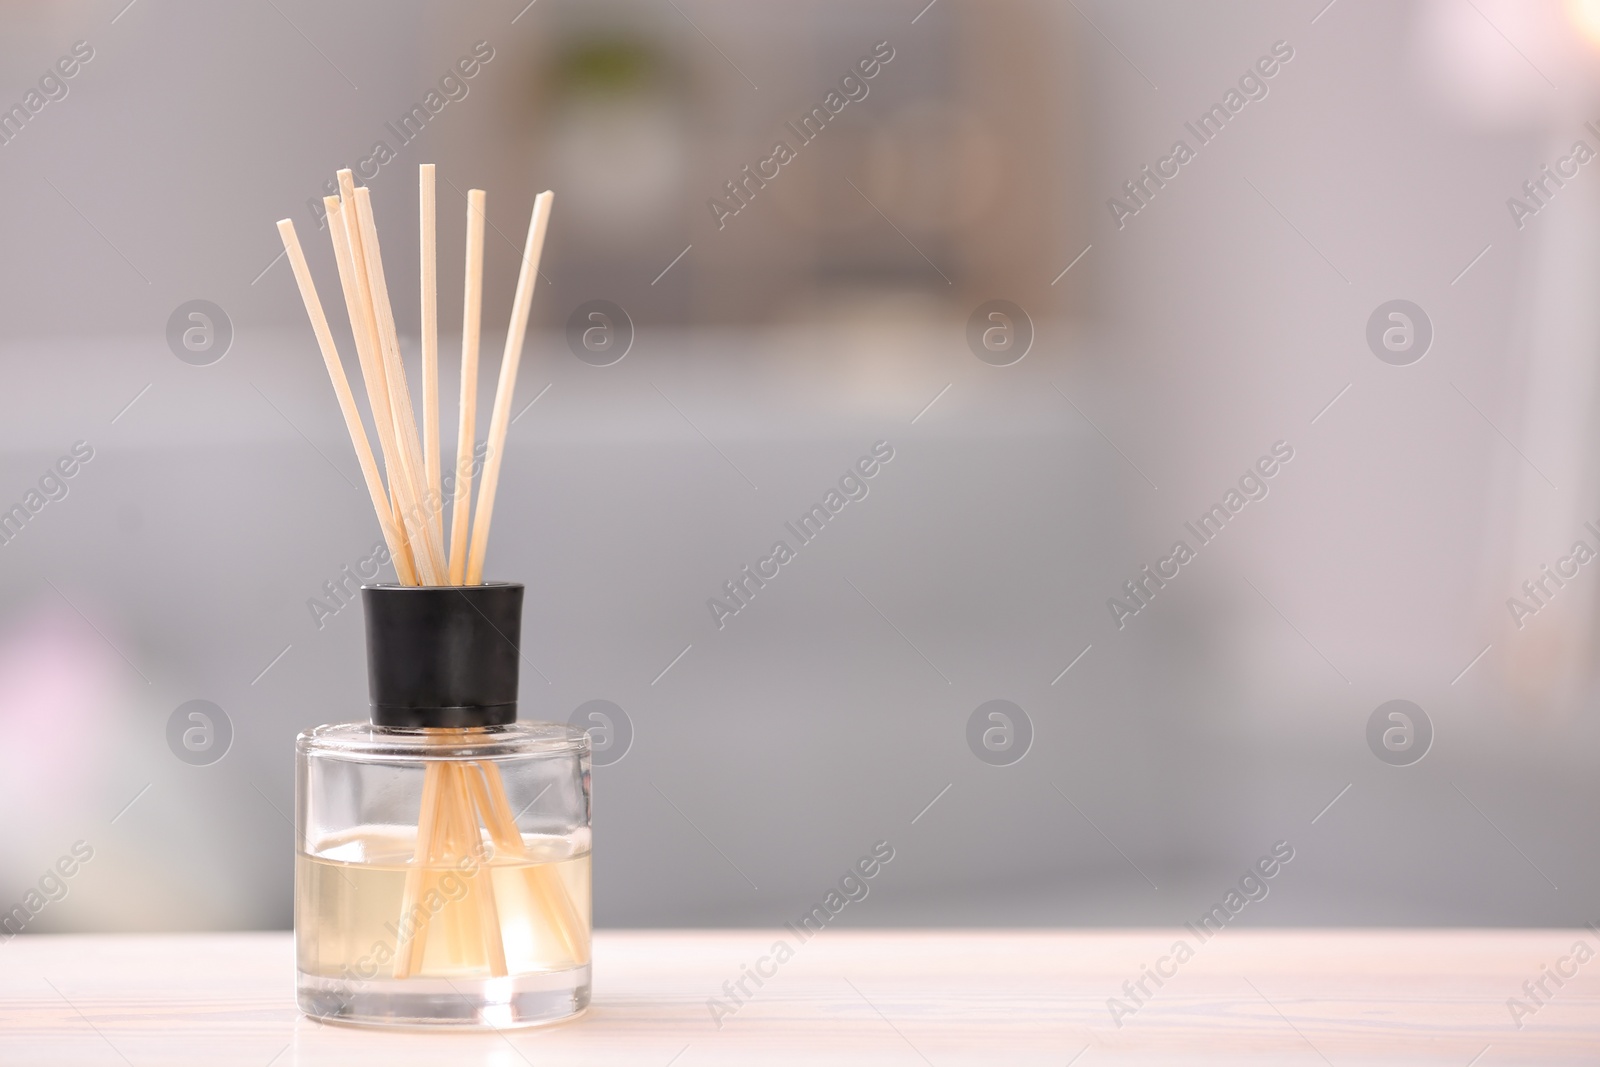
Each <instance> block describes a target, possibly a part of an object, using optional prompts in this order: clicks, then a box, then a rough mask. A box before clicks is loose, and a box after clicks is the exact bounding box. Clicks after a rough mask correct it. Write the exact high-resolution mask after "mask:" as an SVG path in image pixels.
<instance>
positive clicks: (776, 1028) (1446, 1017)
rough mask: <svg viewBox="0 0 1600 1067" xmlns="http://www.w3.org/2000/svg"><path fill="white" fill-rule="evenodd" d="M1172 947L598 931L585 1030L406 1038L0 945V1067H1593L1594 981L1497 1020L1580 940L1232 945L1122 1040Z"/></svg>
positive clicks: (173, 959)
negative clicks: (1117, 1002)
mask: <svg viewBox="0 0 1600 1067" xmlns="http://www.w3.org/2000/svg"><path fill="white" fill-rule="evenodd" d="M779 937H783V938H784V939H785V940H787V941H788V942H789V943H790V945H791V946H793V947H795V949H796V952H795V955H794V957H793V958H792V959H790V960H788V961H787V962H786V963H784V964H782V965H781V966H780V967H779V968H778V970H777V973H776V975H775V976H774V977H771V978H768V979H766V980H765V984H764V986H763V987H762V988H760V989H758V990H756V991H755V995H754V996H753V997H751V998H750V999H749V1000H748V1001H747V1002H746V1003H745V1004H744V1005H743V1006H741V1007H740V1008H739V1009H738V1010H737V1012H735V1013H734V1014H733V1015H731V1016H729V1017H727V1018H724V1019H723V1020H722V1025H721V1026H720V1027H719V1026H717V1025H716V1024H715V1023H714V1022H713V1021H712V1016H711V1012H710V1010H709V1009H708V1007H707V1001H708V999H709V998H711V997H712V996H723V993H722V984H723V982H724V981H727V980H734V979H737V978H739V976H740V973H741V967H742V966H743V965H747V964H752V963H754V962H755V961H756V960H757V959H758V958H759V957H761V956H763V955H765V954H766V953H767V952H768V951H769V949H770V947H771V945H772V943H773V942H774V940H776V939H777V938H779ZM1178 937H1185V938H1186V939H1188V940H1189V941H1190V943H1191V944H1195V940H1194V938H1193V935H1192V934H1189V933H1188V932H1187V931H1161V930H1143V931H1096V932H1071V931H1054V930H1051V931H871V932H867V931H861V932H857V931H849V930H824V931H823V932H822V933H820V934H818V935H816V936H815V937H814V938H813V939H812V940H810V941H808V942H805V943H803V944H801V943H799V942H798V940H797V939H796V938H795V936H794V935H793V934H792V933H790V932H788V931H714V932H704V931H700V932H697V931H663V932H655V931H600V932H599V933H597V934H596V935H595V944H594V966H595V996H594V1004H593V1006H592V1007H591V1008H590V1009H589V1011H588V1012H587V1013H586V1014H585V1015H584V1016H582V1017H581V1018H579V1019H577V1020H574V1021H571V1022H568V1023H564V1024H561V1025H557V1026H553V1027H547V1028H544V1029H541V1030H524V1031H509V1032H506V1033H502V1034H496V1033H479V1034H430V1033H423V1034H418V1033H393V1032H378V1031H370V1030H356V1029H348V1028H343V1027H333V1026H323V1025H319V1024H317V1023H314V1022H312V1021H311V1020H309V1019H306V1018H304V1017H302V1016H300V1015H299V1013H298V1012H297V1011H296V1010H295V1007H294V1001H293V970H292V968H293V958H292V952H293V947H292V944H291V940H290V936H289V935H288V934H281V933H272V934H227V935H177V936H131V935H120V936H59V937H51V936H23V937H18V938H15V939H13V940H11V941H9V942H8V943H5V944H4V945H0V1063H4V1064H7V1065H11V1064H25V1065H33V1064H107V1065H120V1064H130V1065H134V1067H143V1065H145V1064H162V1065H190V1064H193V1065H207V1067H214V1065H218V1064H243V1065H250V1067H269V1065H271V1067H283V1065H286V1064H316V1065H322V1064H329V1065H333V1064H339V1065H343V1064H356V1063H372V1064H383V1065H385V1067H408V1065H412V1064H441V1063H449V1064H452V1065H456V1064H480V1063H481V1064H493V1065H496V1067H507V1065H512V1067H514V1065H520V1064H524V1063H528V1064H538V1065H540V1067H545V1065H566V1064H572V1065H577V1064H583V1065H586V1067H598V1065H609V1064H628V1065H631V1067H639V1065H643V1067H668V1065H669V1064H670V1065H671V1067H706V1065H713V1064H716V1065H723V1064H740V1065H749V1064H801V1063H807V1064H815V1063H826V1064H828V1065H830V1067H844V1065H850V1064H878V1063H882V1064H905V1065H907V1067H915V1065H918V1064H928V1065H933V1067H954V1065H958V1064H986V1065H988V1064H1000V1065H1009V1064H1019V1065H1031V1064H1039V1065H1044V1064H1054V1065H1057V1067H1061V1065H1066V1064H1069V1063H1070V1064H1072V1065H1073V1067H1100V1065H1102V1064H1140V1065H1143V1064H1177V1063H1183V1064H1219V1065H1220V1064H1230V1065H1238V1064H1272V1065H1278V1064H1284V1065H1295V1064H1305V1065H1307V1067H1313V1065H1329V1064H1331V1065H1338V1067H1343V1065H1345V1064H1351V1065H1354V1064H1362V1065H1390V1064H1428V1065H1439V1067H1468V1065H1469V1064H1471V1065H1472V1067H1508V1065H1513V1064H1515V1065H1528V1064H1594V1063H1596V1062H1600V959H1595V960H1591V961H1589V962H1588V963H1586V964H1584V965H1583V966H1581V967H1580V968H1579V971H1578V974H1577V976H1576V977H1574V978H1570V979H1567V980H1566V983H1565V985H1564V986H1562V987H1561V988H1560V989H1555V990H1554V995H1553V996H1552V997H1551V998H1550V999H1549V1000H1548V1001H1547V1002H1546V1003H1545V1004H1544V1005H1543V1006H1542V1007H1539V1009H1538V1010H1537V1012H1536V1013H1535V1014H1533V1015H1531V1016H1528V1017H1526V1018H1524V1019H1522V1020H1521V1022H1522V1026H1521V1028H1520V1029H1519V1028H1518V1027H1517V1026H1516V1025H1515V1023H1514V1022H1513V1020H1512V1018H1511V1015H1510V1013H1509V1011H1508V1010H1507V1007H1506V1000H1507V998H1508V997H1512V996H1521V995H1523V994H1522V983H1523V982H1524V981H1527V980H1530V979H1534V980H1537V979H1538V978H1539V976H1540V968H1541V965H1547V964H1553V963H1554V961H1555V960H1557V959H1558V958H1560V957H1562V956H1565V955H1567V954H1568V953H1569V952H1570V951H1571V949H1572V946H1573V944H1574V943H1575V942H1576V941H1578V940H1580V939H1581V940H1584V941H1586V942H1587V943H1588V944H1589V945H1590V946H1591V948H1594V947H1600V936H1596V935H1595V934H1593V933H1592V932H1590V931H1567V930H1538V931H1261V932H1256V931H1247V930H1228V931H1224V932H1223V933H1222V934H1220V935H1219V936H1217V937H1216V938H1215V939H1213V940H1212V941H1209V942H1207V943H1205V944H1203V945H1197V946H1196V952H1195V956H1194V958H1193V959H1191V960H1189V961H1188V962H1186V963H1184V964H1183V965H1182V966H1181V967H1180V968H1179V970H1178V974H1177V975H1176V977H1173V978H1168V979H1166V980H1165V984H1164V986H1163V987H1162V988H1160V989H1159V990H1156V991H1155V995H1154V996H1153V997H1152V998H1151V999H1150V1000H1149V1001H1148V1002H1147V1003H1146V1004H1145V1005H1144V1006H1143V1007H1142V1008H1140V1010H1139V1011H1138V1012H1137V1014H1135V1015H1134V1016H1132V1017H1130V1018H1126V1019H1124V1020H1123V1025H1122V1026H1121V1027H1120V1028H1119V1027H1117V1026H1116V1025H1115V1024H1114V1023H1113V1021H1112V1019H1111V1015H1110V1013H1109V1012H1108V1010H1107V1005H1106V1001H1107V998H1108V997H1110V996H1112V995H1115V994H1118V993H1119V991H1120V988H1121V986H1122V983H1123V982H1124V981H1126V980H1129V979H1137V978H1138V977H1139V974H1140V968H1141V966H1142V965H1144V964H1148V963H1152V962H1154V961H1155V960H1156V959H1157V958H1158V957H1160V956H1162V955H1164V954H1165V953H1166V952H1167V951H1168V949H1169V947H1170V946H1171V945H1172V943H1173V941H1174V940H1175V939H1176V938H1178ZM769 969H770V968H769ZM747 984H748V983H747ZM750 988H754V987H753V986H751V987H750ZM1152 988H1153V987H1152ZM1552 988H1554V987H1552ZM1475 1057H1476V1059H1475Z"/></svg>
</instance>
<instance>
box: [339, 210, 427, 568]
mask: <svg viewBox="0 0 1600 1067" xmlns="http://www.w3.org/2000/svg"><path fill="white" fill-rule="evenodd" d="M355 198H356V205H355V206H356V219H357V221H358V223H359V224H360V231H361V247H362V251H363V254H364V256H365V258H366V264H365V265H366V271H367V290H368V293H369V295H370V298H371V300H372V310H373V315H374V317H375V318H376V320H377V324H378V346H379V347H378V350H379V352H380V353H382V356H383V373H384V376H385V378H386V379H387V381H388V385H389V403H390V409H391V411H392V412H393V415H394V423H395V434H396V438H397V440H398V442H399V445H400V466H401V468H402V472H403V476H404V477H406V478H408V479H410V483H411V492H412V499H413V500H414V501H416V503H417V510H415V511H414V512H408V513H407V515H406V516H405V518H406V521H407V523H408V524H414V525H415V527H416V530H415V532H414V533H413V535H412V541H413V542H414V543H413V545H412V547H413V549H415V548H416V544H415V542H417V541H420V542H421V545H422V547H421V551H418V552H417V553H416V556H417V572H418V573H419V574H420V575H421V576H422V581H423V584H424V585H442V584H443V583H444V555H443V547H442V546H441V545H440V544H439V541H438V539H437V538H435V537H434V536H433V531H434V523H433V521H432V516H433V514H434V513H436V512H437V510H438V509H439V508H442V507H443V506H444V502H443V501H442V500H440V499H439V498H438V497H437V496H433V497H430V496H429V495H428V490H427V483H426V480H425V479H426V475H425V472H424V471H423V467H422V442H421V440H420V439H419V438H418V436H417V416H416V412H415V411H414V409H413V408H412V406H411V390H410V388H409V387H408V386H407V385H406V368H405V363H404V362H402V360H401V358H400V335H399V334H398V333H397V332H396V330H395V325H394V307H393V306H392V305H391V304H390V303H389V286H388V283H387V282H385V281H384V275H383V253H382V250H381V249H380V247H379V244H378V226H377V221H376V219H374V218H373V214H372V192H371V190H369V189H367V188H366V187H365V186H359V187H357V188H356V189H355Z"/></svg>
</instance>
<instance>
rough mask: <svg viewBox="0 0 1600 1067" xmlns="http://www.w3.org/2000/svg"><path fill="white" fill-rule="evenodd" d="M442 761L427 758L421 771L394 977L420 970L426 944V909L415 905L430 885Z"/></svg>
mask: <svg viewBox="0 0 1600 1067" xmlns="http://www.w3.org/2000/svg"><path fill="white" fill-rule="evenodd" d="M445 767H446V763H445V761H443V760H430V761H429V762H428V764H427V766H426V767H424V768H423V772H422V808H421V810H420V814H419V815H418V818H417V843H416V846H415V848H414V849H413V850H412V854H411V865H410V866H409V867H408V868H406V884H405V889H404V890H403V891H402V893H401V895H400V923H399V927H400V936H399V937H398V938H397V939H396V941H395V948H394V976H395V977H396V978H405V977H408V976H410V975H412V974H414V973H416V972H417V971H420V970H421V969H422V955H423V952H424V950H425V949H426V948H427V945H428V909H427V908H423V907H418V904H419V902H420V901H421V900H422V897H423V894H424V893H425V892H426V891H427V890H428V889H430V888H432V887H431V885H430V884H429V883H430V882H431V880H432V872H431V871H430V870H429V869H428V868H429V865H430V864H432V863H433V862H434V853H435V849H436V848H437V844H438V842H437V840H436V839H437V838H438V836H439V821H440V815H441V813H440V808H441V804H440V802H439V800H440V794H441V793H442V792H443V790H444V787H445Z"/></svg>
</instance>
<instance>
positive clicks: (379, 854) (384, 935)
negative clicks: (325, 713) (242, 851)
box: [295, 585, 590, 1027]
mask: <svg viewBox="0 0 1600 1067" xmlns="http://www.w3.org/2000/svg"><path fill="white" fill-rule="evenodd" d="M441 594H448V595H441ZM521 596H522V587H521V586H508V585H496V586H463V587H404V586H382V587H374V588H369V589H366V590H363V600H364V602H365V607H366V613H367V634H368V664H369V675H370V678H371V683H372V691H373V708H372V719H373V721H372V722H368V723H350V724H345V725H337V726H321V727H318V728H316V729H314V730H311V731H308V732H307V733H304V734H301V735H300V737H299V738H298V739H297V741H296V744H295V750H296V767H297V784H296V817H297V829H298V842H297V844H298V851H297V855H296V859H295V950H296V972H297V992H298V997H299V1003H300V1008H301V1010H302V1011H304V1012H306V1013H307V1014H309V1015H313V1016H316V1017H318V1018H321V1019H326V1020H330V1021H336V1022H348V1023H363V1024H370V1025H394V1026H444V1027H449V1026H457V1027H462V1026H465V1027H472V1026H492V1027H507V1026H529V1025H535V1024H538V1023H545V1022H553V1021H556V1020H559V1019H564V1018H568V1017H570V1016H572V1015H575V1014H577V1013H578V1012H580V1011H582V1010H583V1009H584V1008H585V1007H586V1006H587V1005H588V1002H589V982H590V971H589V938H590V888H589V879H590V862H589V856H590V833H589V783H590V776H589V771H590V755H589V737H588V735H587V734H586V733H584V732H583V731H582V730H579V729H576V728H574V727H571V726H566V725H559V724H555V723H539V722H526V723H524V722H517V721H516V703H515V693H516V661H517V658H518V653H517V649H516V638H517V636H518V631H519V629H520V617H521ZM508 651H509V653H510V655H509V656H507V652H508ZM508 692H509V694H510V700H509V702H508V701H507V700H506V699H505V698H506V696H507V693H508ZM508 703H509V706H508Z"/></svg>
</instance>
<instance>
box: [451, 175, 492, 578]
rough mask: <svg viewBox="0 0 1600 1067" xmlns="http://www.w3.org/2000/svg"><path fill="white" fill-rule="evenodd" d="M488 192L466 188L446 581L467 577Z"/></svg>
mask: <svg viewBox="0 0 1600 1067" xmlns="http://www.w3.org/2000/svg"><path fill="white" fill-rule="evenodd" d="M488 195H489V194H488V193H486V192H484V191H483V190H482V189H468V190H467V268H466V282H465V284H464V285H463V286H462V295H461V402H460V408H461V418H460V423H459V425H458V427H457V429H456V496H455V503H454V510H453V512H452V514H451V516H450V584H451V585H461V584H463V583H465V581H466V578H467V522H468V519H469V516H470V514H471V510H472V458H473V457H472V450H473V446H474V445H475V444H476V443H477V434H478V342H479V338H480V335H481V334H480V331H481V329H482V326H483V227H484V222H485V221H486V219H487V217H488V216H487V215H486V214H485V213H484V209H485V206H486V204H487V201H488Z"/></svg>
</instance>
